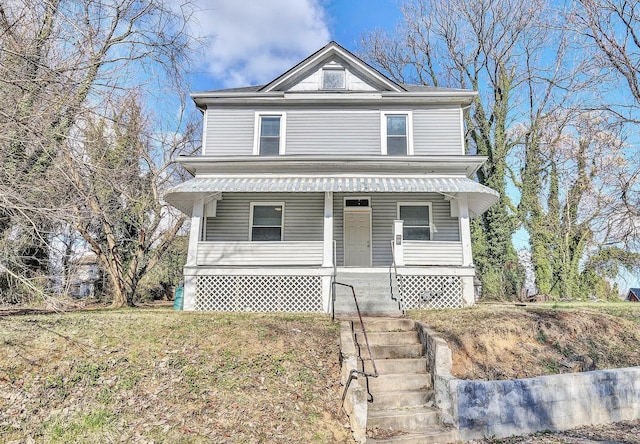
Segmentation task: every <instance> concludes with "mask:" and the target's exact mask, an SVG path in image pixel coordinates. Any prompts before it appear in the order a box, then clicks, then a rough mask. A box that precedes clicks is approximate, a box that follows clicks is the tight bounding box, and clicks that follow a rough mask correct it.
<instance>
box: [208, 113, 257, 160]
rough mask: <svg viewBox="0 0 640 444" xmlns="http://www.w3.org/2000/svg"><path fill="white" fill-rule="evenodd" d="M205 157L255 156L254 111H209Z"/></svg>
mask: <svg viewBox="0 0 640 444" xmlns="http://www.w3.org/2000/svg"><path fill="white" fill-rule="evenodd" d="M206 113H207V119H206V123H207V127H206V128H205V131H206V132H207V137H206V143H207V145H206V146H205V147H204V149H203V153H202V154H203V155H204V156H250V155H252V154H253V126H254V122H255V112H254V110H252V109H250V110H228V109H227V110H218V109H208V110H207V111H206Z"/></svg>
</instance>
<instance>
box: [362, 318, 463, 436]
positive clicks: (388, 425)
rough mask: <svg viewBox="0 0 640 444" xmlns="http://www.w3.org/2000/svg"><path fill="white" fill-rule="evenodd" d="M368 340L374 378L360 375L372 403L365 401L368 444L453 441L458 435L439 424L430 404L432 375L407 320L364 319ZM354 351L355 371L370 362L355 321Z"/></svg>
mask: <svg viewBox="0 0 640 444" xmlns="http://www.w3.org/2000/svg"><path fill="white" fill-rule="evenodd" d="M364 325H365V327H366V328H367V337H368V338H369V344H370V347H371V353H372V355H373V357H374V362H375V365H376V368H377V370H378V374H379V376H378V377H377V378H374V377H367V378H364V377H359V379H360V380H361V381H362V385H363V386H365V387H366V388H367V389H368V392H369V393H370V395H371V397H372V398H373V401H372V402H369V403H367V420H366V429H367V439H366V442H368V443H378V444H381V443H386V444H394V443H398V444H413V443H421V444H425V443H426V444H430V443H450V442H456V441H457V437H458V434H457V431H456V430H455V429H451V428H448V427H446V426H444V425H442V423H441V422H440V414H439V410H438V409H437V408H435V406H434V403H433V396H434V394H433V391H432V390H431V375H430V374H429V373H428V372H427V360H426V358H425V357H424V356H423V355H422V344H421V343H420V340H419V338H418V333H417V331H416V329H415V324H414V322H413V321H412V320H410V319H402V318H401V319H391V318H365V319H364ZM353 331H354V332H355V334H354V336H355V338H354V339H355V351H356V353H358V352H359V354H360V356H362V358H363V359H364V360H363V361H362V363H361V364H360V370H363V371H365V372H367V373H372V372H373V364H372V362H371V360H370V359H369V354H368V351H367V347H366V342H365V339H364V334H363V333H362V328H361V326H360V324H359V321H354V328H353Z"/></svg>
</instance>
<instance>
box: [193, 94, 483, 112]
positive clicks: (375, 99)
mask: <svg viewBox="0 0 640 444" xmlns="http://www.w3.org/2000/svg"><path fill="white" fill-rule="evenodd" d="M477 95H478V93H477V92H476V91H472V90H451V91H441V90H438V91H420V92H408V91H403V92H387V91H384V92H378V91H375V92H372V91H367V92H312V93H310V92H284V91H275V92H261V93H256V92H216V91H205V92H197V93H192V94H190V96H191V98H192V99H193V101H194V102H195V104H196V106H197V107H198V108H204V107H205V106H206V105H209V104H217V105H223V104H224V105H233V104H236V105H248V104H255V105H259V104H268V105H273V104H283V105H293V104H322V105H326V104H327V103H328V102H331V103H332V104H335V105H338V106H339V105H342V104H349V103H351V104H380V103H381V102H390V103H399V102H402V103H411V102H414V103H416V104H419V103H451V104H459V105H463V106H466V105H470V104H471V103H473V100H474V99H475V98H476V96H477Z"/></svg>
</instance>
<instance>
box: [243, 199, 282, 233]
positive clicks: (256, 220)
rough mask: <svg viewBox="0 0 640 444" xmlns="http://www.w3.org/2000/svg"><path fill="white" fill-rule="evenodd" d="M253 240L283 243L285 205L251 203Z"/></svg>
mask: <svg viewBox="0 0 640 444" xmlns="http://www.w3.org/2000/svg"><path fill="white" fill-rule="evenodd" d="M250 217H251V230H250V232H251V240H252V241H281V240H282V225H283V224H282V222H283V218H284V203H282V202H260V203H251V216H250Z"/></svg>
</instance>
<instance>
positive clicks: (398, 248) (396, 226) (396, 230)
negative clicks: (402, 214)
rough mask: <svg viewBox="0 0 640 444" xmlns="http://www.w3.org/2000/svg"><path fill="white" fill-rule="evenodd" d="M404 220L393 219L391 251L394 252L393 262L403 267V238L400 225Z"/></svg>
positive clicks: (401, 225)
mask: <svg viewBox="0 0 640 444" xmlns="http://www.w3.org/2000/svg"><path fill="white" fill-rule="evenodd" d="M403 224H404V221H402V220H394V221H393V241H392V242H393V251H394V252H395V257H394V258H393V260H394V262H395V263H396V265H397V266H398V267H404V239H403V238H402V227H403Z"/></svg>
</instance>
